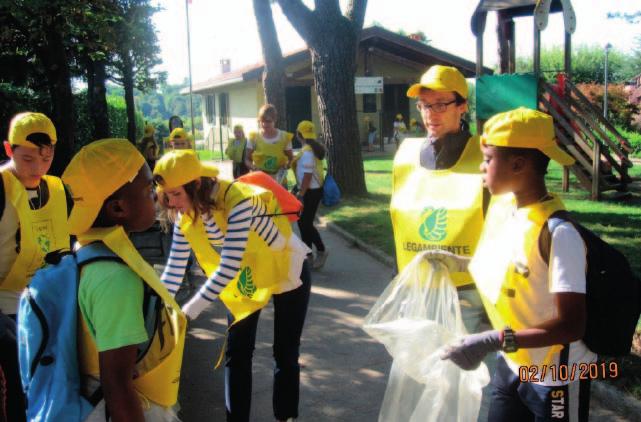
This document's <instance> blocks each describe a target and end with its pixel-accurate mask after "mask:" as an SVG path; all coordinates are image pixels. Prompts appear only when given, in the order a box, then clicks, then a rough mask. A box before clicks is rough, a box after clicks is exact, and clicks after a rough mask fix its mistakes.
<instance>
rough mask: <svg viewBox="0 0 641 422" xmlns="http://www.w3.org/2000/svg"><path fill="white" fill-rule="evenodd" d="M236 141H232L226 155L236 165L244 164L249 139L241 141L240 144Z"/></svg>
mask: <svg viewBox="0 0 641 422" xmlns="http://www.w3.org/2000/svg"><path fill="white" fill-rule="evenodd" d="M237 141H238V140H236V139H230V140H229V141H228V142H229V143H228V145H227V149H226V150H225V154H226V155H227V157H229V159H230V160H232V161H233V162H234V163H242V162H243V160H244V159H245V157H244V155H243V153H244V152H245V146H246V145H247V139H240V142H237Z"/></svg>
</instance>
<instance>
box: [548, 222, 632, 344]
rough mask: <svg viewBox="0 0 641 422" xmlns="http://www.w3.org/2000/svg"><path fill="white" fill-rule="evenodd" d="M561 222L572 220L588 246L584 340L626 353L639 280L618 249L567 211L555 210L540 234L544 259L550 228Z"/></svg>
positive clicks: (550, 238) (551, 230)
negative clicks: (578, 221)
mask: <svg viewBox="0 0 641 422" xmlns="http://www.w3.org/2000/svg"><path fill="white" fill-rule="evenodd" d="M563 222H569V223H571V224H572V225H573V226H574V227H575V228H576V230H577V231H578V232H579V234H580V235H581V238H582V239H583V241H584V242H585V246H586V249H587V256H586V259H587V273H586V306H587V323H586V329H585V335H584V337H583V341H584V342H585V344H586V346H587V347H588V348H589V349H590V350H591V351H592V352H594V353H596V354H598V355H601V356H625V355H627V354H629V353H630V349H631V347H632V338H633V336H634V331H635V329H636V326H637V322H638V321H639V315H640V314H641V282H640V281H639V279H638V278H637V277H636V276H635V275H634V273H633V272H632V269H631V268H630V264H629V263H628V260H627V259H626V258H625V256H623V254H622V253H621V252H619V251H618V250H616V249H615V248H614V247H613V246H611V245H609V244H608V243H606V242H605V241H604V240H603V239H601V238H600V237H599V236H597V235H596V234H594V233H593V232H591V231H590V230H588V229H586V228H585V227H583V226H582V225H580V224H579V223H577V222H576V221H574V220H573V219H572V218H571V217H570V214H569V213H568V212H567V211H557V212H555V213H553V214H552V215H551V216H550V217H549V218H548V220H547V224H545V225H544V226H543V229H542V230H541V234H540V236H539V250H540V252H541V256H542V257H543V261H544V262H545V263H546V264H548V263H549V261H550V250H551V246H552V232H554V229H555V228H556V227H558V226H559V224H561V223H563Z"/></svg>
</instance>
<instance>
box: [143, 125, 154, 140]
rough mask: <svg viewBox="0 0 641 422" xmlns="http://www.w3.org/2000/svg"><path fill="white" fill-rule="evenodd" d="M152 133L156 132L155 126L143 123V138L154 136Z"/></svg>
mask: <svg viewBox="0 0 641 422" xmlns="http://www.w3.org/2000/svg"><path fill="white" fill-rule="evenodd" d="M154 133H156V128H155V127H154V126H153V125H145V130H144V136H145V138H149V137H152V136H154Z"/></svg>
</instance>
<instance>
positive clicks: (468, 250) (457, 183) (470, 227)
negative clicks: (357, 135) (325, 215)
mask: <svg viewBox="0 0 641 422" xmlns="http://www.w3.org/2000/svg"><path fill="white" fill-rule="evenodd" d="M423 142H424V138H410V139H406V140H405V141H404V142H403V143H402V144H401V147H400V149H399V151H398V152H397V153H396V157H394V168H393V184H392V201H391V204H390V213H391V215H392V226H393V228H394V244H395V246H396V261H397V263H398V269H399V271H401V270H402V269H403V268H404V267H405V266H406V265H407V264H408V263H409V262H410V261H411V260H412V259H413V258H414V256H416V254H417V253H419V252H421V251H424V250H430V249H444V250H448V251H450V252H452V253H455V254H457V255H461V256H472V255H473V254H474V250H475V248H476V244H477V242H478V239H479V236H480V235H481V230H482V228H483V181H482V179H481V173H480V170H479V166H480V164H481V161H482V160H483V158H482V154H481V151H480V147H479V141H478V138H477V137H472V138H470V139H469V140H468V142H467V145H466V146H465V149H464V150H463V153H462V154H461V157H460V158H459V161H458V162H457V163H456V164H455V165H454V166H453V167H452V168H449V169H443V170H428V169H426V168H424V167H422V166H421V163H420V155H421V145H422V143H423ZM452 280H453V281H454V284H455V285H456V286H463V285H467V284H471V283H472V277H471V276H470V274H469V273H467V272H461V273H459V272H457V273H452Z"/></svg>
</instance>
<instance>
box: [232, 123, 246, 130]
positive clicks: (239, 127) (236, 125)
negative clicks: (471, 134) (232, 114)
mask: <svg viewBox="0 0 641 422" xmlns="http://www.w3.org/2000/svg"><path fill="white" fill-rule="evenodd" d="M244 129H245V128H244V127H243V125H241V124H240V123H238V124H235V125H234V129H233V130H234V131H237V130H244Z"/></svg>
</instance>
